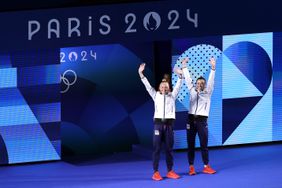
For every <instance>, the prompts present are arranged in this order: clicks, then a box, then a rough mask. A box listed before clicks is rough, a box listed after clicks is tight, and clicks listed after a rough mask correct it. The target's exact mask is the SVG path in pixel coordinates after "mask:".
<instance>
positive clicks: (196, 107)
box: [195, 93, 199, 115]
mask: <svg viewBox="0 0 282 188" xmlns="http://www.w3.org/2000/svg"><path fill="white" fill-rule="evenodd" d="M198 102H199V94H198V93H197V107H196V110H195V115H197V110H198Z"/></svg>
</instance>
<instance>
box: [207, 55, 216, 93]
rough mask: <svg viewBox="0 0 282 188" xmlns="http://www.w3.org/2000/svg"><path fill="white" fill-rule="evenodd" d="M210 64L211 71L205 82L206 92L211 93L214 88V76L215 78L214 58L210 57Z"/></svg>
mask: <svg viewBox="0 0 282 188" xmlns="http://www.w3.org/2000/svg"><path fill="white" fill-rule="evenodd" d="M209 63H210V65H211V72H210V75H209V79H208V83H207V91H208V93H210V94H211V93H212V92H213V89H214V78H215V65H216V61H215V59H214V58H211V59H210V62H209Z"/></svg>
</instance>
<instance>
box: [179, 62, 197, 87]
mask: <svg viewBox="0 0 282 188" xmlns="http://www.w3.org/2000/svg"><path fill="white" fill-rule="evenodd" d="M188 61H189V59H188V58H185V59H183V60H182V62H181V63H182V74H183V76H184V79H185V83H186V85H187V87H188V89H189V91H191V90H192V89H193V88H194V85H193V80H192V78H191V76H190V74H189V71H188V68H187V62H188Z"/></svg>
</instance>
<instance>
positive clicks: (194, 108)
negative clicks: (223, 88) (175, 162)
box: [176, 58, 216, 175]
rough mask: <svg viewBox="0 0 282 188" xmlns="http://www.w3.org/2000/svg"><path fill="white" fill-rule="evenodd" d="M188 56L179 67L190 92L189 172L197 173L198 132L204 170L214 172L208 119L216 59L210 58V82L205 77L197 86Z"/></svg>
mask: <svg viewBox="0 0 282 188" xmlns="http://www.w3.org/2000/svg"><path fill="white" fill-rule="evenodd" d="M187 62H188V58H185V59H184V60H183V61H182V70H179V69H177V70H176V72H178V74H182V73H183V75H184V78H185V82H186V84H187V87H188V89H189V92H190V111H189V115H188V116H189V118H188V122H187V142H188V143H187V144H188V161H189V174H190V175H195V174H196V172H195V168H194V158H195V140H196V134H197V133H198V135H199V139H200V145H201V152H202V160H203V163H204V169H203V172H204V173H206V174H214V173H215V172H216V171H215V170H213V169H212V168H211V167H210V165H209V153H208V124H207V119H208V116H209V112H210V104H211V95H212V92H213V89H214V78H215V65H216V62H215V59H214V58H211V59H210V65H211V72H210V75H209V79H208V83H207V84H206V80H205V78H203V77H200V78H198V79H197V80H196V86H194V85H193V81H192V79H191V77H190V74H189V71H188V68H187Z"/></svg>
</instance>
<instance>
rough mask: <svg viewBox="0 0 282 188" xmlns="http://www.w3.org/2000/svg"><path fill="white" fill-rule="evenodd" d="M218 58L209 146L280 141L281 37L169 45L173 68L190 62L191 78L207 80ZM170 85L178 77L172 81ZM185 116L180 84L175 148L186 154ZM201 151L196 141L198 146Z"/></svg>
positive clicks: (185, 41)
mask: <svg viewBox="0 0 282 188" xmlns="http://www.w3.org/2000/svg"><path fill="white" fill-rule="evenodd" d="M212 56H213V57H216V58H217V68H216V78H215V89H214V92H213V95H212V99H211V100H212V102H211V111H210V117H209V119H208V124H209V145H210V146H220V145H234V144H245V143H256V142H270V141H277V140H282V132H281V130H282V124H281V112H282V110H281V99H282V98H281V76H280V75H281V74H279V73H281V34H280V33H258V34H242V35H224V36H222V37H221V36H219V37H206V38H191V39H181V40H180V39H179V40H174V41H173V55H172V67H180V64H181V62H180V60H181V59H182V58H184V57H189V59H190V61H189V64H188V67H189V71H190V74H191V75H192V78H193V80H194V82H195V80H196V79H197V77H199V76H204V77H205V78H206V79H207V77H208V75H209V70H210V67H209V63H208V61H209V58H210V57H212ZM173 76H174V77H173V78H174V80H173V81H174V83H175V82H176V75H173ZM187 111H189V93H188V90H187V87H186V84H184V87H182V89H181V93H180V95H179V96H178V100H177V118H178V119H177V122H176V129H177V130H176V131H175V133H176V144H175V148H186V147H187V142H186V130H185V126H183V124H184V122H185V121H186V118H187ZM197 145H198V146H199V141H198V140H197Z"/></svg>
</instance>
